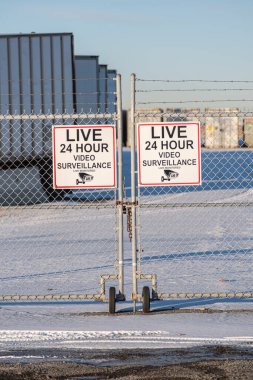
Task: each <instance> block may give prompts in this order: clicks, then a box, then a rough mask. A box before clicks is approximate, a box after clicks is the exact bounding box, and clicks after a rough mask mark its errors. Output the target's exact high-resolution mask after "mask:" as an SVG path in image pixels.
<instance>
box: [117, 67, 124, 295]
mask: <svg viewBox="0 0 253 380" xmlns="http://www.w3.org/2000/svg"><path fill="white" fill-rule="evenodd" d="M116 86H117V87H116V88H117V127H118V181H119V182H118V218H119V295H120V296H121V297H120V299H122V300H124V299H125V296H124V250H123V175H122V95H121V94H122V92H121V75H120V74H117V78H116Z"/></svg>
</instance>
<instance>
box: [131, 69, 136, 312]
mask: <svg viewBox="0 0 253 380" xmlns="http://www.w3.org/2000/svg"><path fill="white" fill-rule="evenodd" d="M135 80H136V75H135V74H131V126H132V128H131V202H132V272H133V273H132V276H133V293H132V297H133V301H134V312H136V301H137V299H136V295H137V276H136V270H137V255H136V207H135V206H136V203H135V201H136V195H135Z"/></svg>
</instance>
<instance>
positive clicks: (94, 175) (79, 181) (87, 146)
mask: <svg viewBox="0 0 253 380" xmlns="http://www.w3.org/2000/svg"><path fill="white" fill-rule="evenodd" d="M52 142H53V186H54V189H93V188H115V187H116V182H117V181H116V131H115V126H114V125H54V126H53V138H52Z"/></svg>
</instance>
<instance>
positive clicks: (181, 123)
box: [137, 121, 202, 187]
mask: <svg viewBox="0 0 253 380" xmlns="http://www.w3.org/2000/svg"><path fill="white" fill-rule="evenodd" d="M151 125H198V164H199V165H198V166H199V170H198V182H183V183H181V182H173V183H164V182H161V183H160V182H159V183H142V182H141V165H140V163H141V153H140V127H141V126H143V127H145V126H146V127H147V126H151ZM137 132H138V134H137V136H138V144H137V155H138V159H137V163H138V186H139V187H140V186H143V187H144V186H194V185H195V186H198V185H201V180H202V178H201V157H200V156H201V140H200V122H199V121H196V122H193V121H189V122H188V121H186V122H183V121H180V122H178V121H175V122H173V121H169V122H167V123H166V122H162V123H138V124H137Z"/></svg>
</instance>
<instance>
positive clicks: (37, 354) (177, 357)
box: [0, 346, 253, 380]
mask: <svg viewBox="0 0 253 380" xmlns="http://www.w3.org/2000/svg"><path fill="white" fill-rule="evenodd" d="M42 358H43V359H42ZM0 359H1V362H0V379H7V380H8V379H13V380H14V379H15V380H19V379H20V380H21V379H22V380H23V379H34V380H35V379H36V380H44V379H78V380H80V379H86V380H87V379H88V380H95V379H97V380H100V379H129V380H130V379H131V380H135V379H136V380H137V379H138V380H141V379H145V380H146V379H201V380H202V379H203V380H205V379H208V380H209V379H240V380H241V379H243V380H244V379H249V380H252V379H253V350H252V349H250V348H248V349H247V348H243V349H240V348H236V347H224V346H215V347H214V346H212V347H199V348H193V349H159V350H111V351H109V350H107V351H102V350H101V351H100V350H95V351H92V352H90V351H88V350H83V351H82V350H73V351H69V350H68V351H64V350H61V351H60V352H59V351H54V350H45V351H43V350H33V351H8V352H4V353H3V352H1V356H0Z"/></svg>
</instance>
